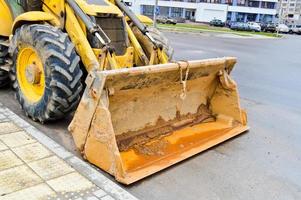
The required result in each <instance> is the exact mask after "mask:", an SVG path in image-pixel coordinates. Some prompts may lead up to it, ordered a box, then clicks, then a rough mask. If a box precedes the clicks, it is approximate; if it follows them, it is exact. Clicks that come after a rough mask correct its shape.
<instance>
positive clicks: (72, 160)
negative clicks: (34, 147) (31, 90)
mask: <svg viewBox="0 0 301 200" xmlns="http://www.w3.org/2000/svg"><path fill="white" fill-rule="evenodd" d="M0 106H1V107H0V113H2V114H3V115H5V116H6V117H7V118H8V119H10V120H11V121H12V122H13V123H15V124H16V125H17V126H19V127H20V128H23V129H24V130H25V131H26V132H27V133H28V134H29V135H30V136H32V137H33V138H35V139H36V140H37V141H39V142H40V143H41V144H43V145H44V146H45V147H47V148H48V149H49V150H50V151H52V152H53V153H54V154H56V155H57V156H58V157H60V158H61V159H63V160H65V161H66V162H67V163H68V164H69V165H71V166H72V167H73V168H74V169H76V170H77V171H78V172H79V173H80V174H82V175H83V176H84V177H86V178H87V179H88V180H90V181H91V182H93V183H94V184H95V185H96V186H98V187H99V188H101V189H103V190H104V191H105V192H107V193H108V194H110V195H111V196H112V197H114V198H115V199H118V200H138V199H137V198H136V197H134V196H133V195H132V194H130V193H129V192H127V191H126V190H124V189H123V188H122V187H120V186H119V185H117V184H116V183H114V182H113V181H111V180H110V179H108V178H107V177H106V176H104V175H103V174H101V173H100V172H98V171H97V170H96V169H94V168H93V167H92V166H91V165H90V164H89V163H87V162H85V161H83V160H81V159H79V158H78V157H76V156H75V155H74V154H72V153H71V152H69V151H68V150H66V149H65V148H64V147H63V146H61V145H60V144H58V143H57V142H55V141H54V140H52V139H51V138H49V137H48V136H46V135H45V134H44V133H43V132H41V131H39V130H38V129H37V128H35V127H34V126H32V125H31V124H29V123H28V122H26V121H25V120H23V119H22V118H21V117H19V116H18V115H16V114H15V113H14V112H12V111H11V110H10V109H8V108H6V107H5V106H4V105H3V104H2V103H0Z"/></svg>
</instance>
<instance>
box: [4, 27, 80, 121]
mask: <svg viewBox="0 0 301 200" xmlns="http://www.w3.org/2000/svg"><path fill="white" fill-rule="evenodd" d="M22 45H27V46H28V45H29V46H31V48H34V49H36V50H38V51H37V53H38V55H39V57H40V59H41V60H42V63H43V68H44V74H45V90H44V94H43V96H42V98H41V99H40V100H39V101H38V102H35V103H32V102H30V101H29V100H28V99H26V97H25V96H24V94H23V93H22V90H21V88H20V86H19V83H18V79H17V77H16V74H17V73H16V71H17V69H16V65H17V61H16V60H17V57H18V52H19V50H20V48H22ZM10 53H11V56H12V58H13V67H12V68H11V71H10V78H11V81H12V83H13V84H12V85H13V88H14V89H15V92H16V93H15V94H16V99H17V100H18V101H19V103H20V105H21V107H22V108H23V110H24V111H25V114H26V115H27V116H29V117H31V118H32V119H33V120H39V121H40V122H45V121H50V120H57V119H61V118H63V117H65V116H66V115H68V114H69V113H71V112H72V111H74V110H75V109H76V107H77V105H78V103H79V100H80V93H81V91H82V83H81V77H82V74H83V73H82V71H81V69H80V65H79V62H80V58H79V56H78V55H77V54H76V52H75V49H74V45H73V44H72V43H71V41H70V39H69V37H68V35H67V34H66V33H63V32H62V31H61V30H59V29H57V28H54V27H52V26H50V25H23V26H22V27H21V28H20V29H18V30H17V31H16V33H15V34H14V37H13V39H12V43H11V47H10Z"/></svg>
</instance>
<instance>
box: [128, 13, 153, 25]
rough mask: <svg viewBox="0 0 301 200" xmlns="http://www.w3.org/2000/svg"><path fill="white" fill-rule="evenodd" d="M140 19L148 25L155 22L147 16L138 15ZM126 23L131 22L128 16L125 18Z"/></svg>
mask: <svg viewBox="0 0 301 200" xmlns="http://www.w3.org/2000/svg"><path fill="white" fill-rule="evenodd" d="M136 16H137V17H138V19H139V20H140V22H142V23H143V24H147V25H152V24H153V23H154V22H153V20H152V19H151V18H149V17H147V16H145V15H136ZM125 20H126V21H130V18H129V17H128V16H126V17H125Z"/></svg>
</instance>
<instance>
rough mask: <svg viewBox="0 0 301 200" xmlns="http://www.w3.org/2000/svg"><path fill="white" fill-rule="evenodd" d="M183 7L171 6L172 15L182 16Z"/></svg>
mask: <svg viewBox="0 0 301 200" xmlns="http://www.w3.org/2000/svg"><path fill="white" fill-rule="evenodd" d="M182 13H183V8H171V17H182Z"/></svg>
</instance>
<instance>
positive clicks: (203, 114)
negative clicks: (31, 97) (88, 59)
mask: <svg viewBox="0 0 301 200" xmlns="http://www.w3.org/2000/svg"><path fill="white" fill-rule="evenodd" d="M235 62H236V59H235V58H220V59H208V60H197V61H187V62H185V61H183V62H182V61H181V62H177V63H168V64H160V65H154V66H145V67H136V68H126V69H120V70H109V71H98V72H94V73H90V75H89V76H88V78H87V81H86V83H87V88H86V90H85V92H84V95H83V97H82V99H81V102H80V104H79V107H78V109H77V111H76V113H75V116H74V119H73V121H72V123H71V124H70V126H69V130H70V131H71V133H72V135H73V138H74V141H75V144H76V146H77V148H78V149H79V150H80V151H81V153H82V154H83V156H84V158H85V159H87V160H88V161H89V162H91V163H93V164H94V165H96V166H98V167H100V168H101V169H103V170H105V171H107V172H109V173H110V174H112V175H114V176H115V178H116V179H117V180H118V181H119V182H122V183H124V184H130V183H133V182H135V181H137V180H139V179H142V178H144V177H146V176H148V175H151V174H153V173H155V172H157V171H160V170H162V169H164V168H167V167H169V166H171V165H173V164H175V163H177V162H180V161H182V160H184V159H186V158H188V157H191V156H192V155H195V154H197V153H199V152H201V151H204V150H205V149H208V148H210V147H212V146H214V145H216V144H218V143H221V142H223V141H225V140H227V139H229V138H231V137H233V136H236V135H238V134H240V133H242V132H244V131H246V130H247V129H248V127H247V125H246V124H247V120H246V113H245V112H244V111H243V110H242V109H241V108H240V103H239V96H238V91H237V87H236V84H235V82H234V81H233V80H232V79H231V78H230V76H229V73H230V71H231V70H232V68H233V66H234V64H235Z"/></svg>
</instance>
